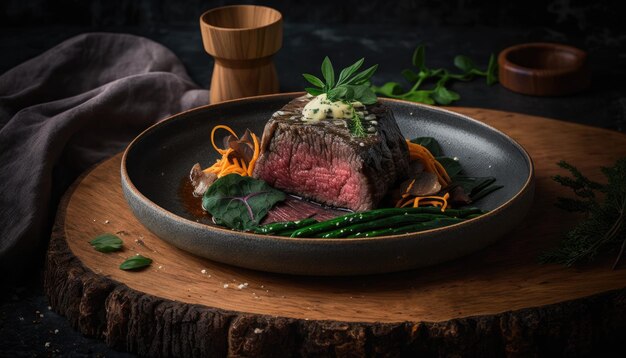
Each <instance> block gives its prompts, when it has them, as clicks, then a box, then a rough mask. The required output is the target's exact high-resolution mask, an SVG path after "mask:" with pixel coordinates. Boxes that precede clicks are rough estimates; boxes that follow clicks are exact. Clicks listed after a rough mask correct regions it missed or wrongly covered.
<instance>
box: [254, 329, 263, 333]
mask: <svg viewBox="0 0 626 358" xmlns="http://www.w3.org/2000/svg"><path fill="white" fill-rule="evenodd" d="M254 333H255V334H260V333H263V330H262V329H261V328H255V329H254Z"/></svg>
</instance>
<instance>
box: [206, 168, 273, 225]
mask: <svg viewBox="0 0 626 358" xmlns="http://www.w3.org/2000/svg"><path fill="white" fill-rule="evenodd" d="M284 199H285V194H284V193H283V192H282V191H279V190H276V189H274V188H272V187H271V186H269V185H268V184H267V183H266V182H264V181H262V180H258V179H253V178H251V177H242V176H240V175H238V174H229V175H226V176H223V177H221V178H219V179H218V180H216V181H215V182H214V183H213V184H212V185H211V186H210V187H209V190H207V192H206V193H205V194H204V197H203V198H202V207H203V208H204V210H206V211H208V212H209V213H210V214H211V215H212V216H213V219H214V220H215V222H216V223H217V224H219V225H224V226H227V227H229V228H232V229H237V230H251V229H253V228H255V227H257V226H258V225H259V223H260V222H261V220H262V219H263V218H264V217H265V215H267V212H268V211H269V209H271V208H272V206H274V204H276V203H277V202H279V201H282V200H284Z"/></svg>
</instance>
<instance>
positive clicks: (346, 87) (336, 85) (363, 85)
mask: <svg viewBox="0 0 626 358" xmlns="http://www.w3.org/2000/svg"><path fill="white" fill-rule="evenodd" d="M364 61H365V59H364V58H362V59H360V60H358V61H357V62H355V63H354V64H352V65H350V66H348V67H346V68H344V69H343V70H341V72H340V73H339V77H338V78H335V70H334V69H333V65H332V63H331V62H330V59H329V58H328V56H327V57H325V58H324V61H323V62H322V77H323V78H324V80H323V81H322V80H321V79H320V78H318V77H316V76H313V75H311V74H308V73H303V74H302V76H304V79H305V80H307V81H308V82H309V83H311V84H312V85H313V86H315V87H307V88H305V90H306V91H307V92H308V93H310V94H311V95H313V96H318V95H320V94H322V93H326V96H327V98H328V99H329V100H330V101H333V102H334V101H347V102H351V101H359V102H361V103H363V104H374V103H376V100H377V97H376V94H374V92H373V91H372V89H371V88H370V81H369V80H370V78H371V77H372V76H373V75H374V72H376V69H377V68H378V65H374V66H372V67H370V68H368V69H366V70H364V71H361V72H359V73H357V71H358V70H359V68H361V66H362V65H363V62H364Z"/></svg>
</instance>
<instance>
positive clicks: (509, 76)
mask: <svg viewBox="0 0 626 358" xmlns="http://www.w3.org/2000/svg"><path fill="white" fill-rule="evenodd" d="M498 66H499V67H500V69H499V77H500V83H501V84H502V86H504V87H506V88H508V89H510V90H511V91H514V92H518V93H523V94H527V95H533V96H560V95H567V94H572V93H576V92H579V91H582V90H584V89H585V88H587V87H588V86H589V84H590V82H591V72H590V70H589V66H588V64H587V53H586V52H585V51H583V50H580V49H578V48H575V47H572V46H567V45H562V44H555V43H543V42H537V43H527V44H521V45H516V46H512V47H509V48H507V49H505V50H503V51H502V52H500V55H499V56H498Z"/></svg>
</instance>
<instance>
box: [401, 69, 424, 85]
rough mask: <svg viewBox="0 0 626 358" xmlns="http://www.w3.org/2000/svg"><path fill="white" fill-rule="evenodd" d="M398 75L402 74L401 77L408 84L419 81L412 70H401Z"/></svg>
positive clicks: (417, 75)
mask: <svg viewBox="0 0 626 358" xmlns="http://www.w3.org/2000/svg"><path fill="white" fill-rule="evenodd" d="M400 74H402V77H404V79H406V80H407V81H408V82H409V83H415V82H417V81H418V80H419V79H420V76H419V74H417V73H415V72H413V70H409V69H405V70H402V72H400Z"/></svg>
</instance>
